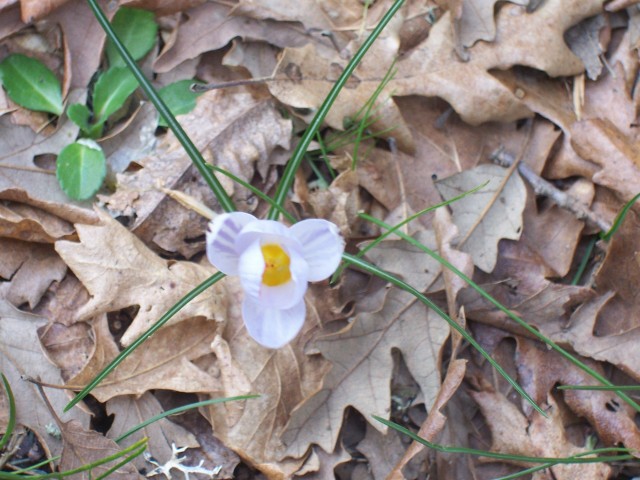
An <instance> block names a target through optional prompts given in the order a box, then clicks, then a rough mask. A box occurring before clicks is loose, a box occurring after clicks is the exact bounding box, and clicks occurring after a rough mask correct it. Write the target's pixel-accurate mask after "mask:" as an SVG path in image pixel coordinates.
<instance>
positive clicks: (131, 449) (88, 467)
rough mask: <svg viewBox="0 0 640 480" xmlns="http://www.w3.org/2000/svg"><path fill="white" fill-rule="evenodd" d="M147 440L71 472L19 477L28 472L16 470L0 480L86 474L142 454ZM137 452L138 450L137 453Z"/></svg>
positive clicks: (40, 479)
mask: <svg viewBox="0 0 640 480" xmlns="http://www.w3.org/2000/svg"><path fill="white" fill-rule="evenodd" d="M147 442H148V439H147V438H143V439H141V440H138V441H137V442H135V443H134V444H132V445H130V446H128V447H127V448H124V449H122V450H120V451H119V452H117V453H114V454H113V455H109V456H108V457H105V458H101V459H100V460H97V461H95V462H93V463H89V464H87V465H82V466H81V467H77V468H74V469H72V470H67V471H65V472H56V473H45V474H42V475H33V474H29V475H21V474H23V473H25V474H27V473H29V471H28V470H26V469H25V470H18V471H15V472H0V480H16V479H18V478H24V479H29V480H32V479H34V480H45V479H49V478H64V477H69V476H71V475H76V474H78V473H82V472H87V471H91V470H93V469H94V468H96V467H99V466H100V465H104V464H105V463H109V462H112V461H114V460H117V459H118V458H120V457H123V456H125V455H128V454H129V453H132V452H134V454H135V455H134V456H137V455H140V453H142V452H143V451H144V450H145V448H146V445H147ZM138 450H140V451H139V452H138ZM136 452H137V453H136Z"/></svg>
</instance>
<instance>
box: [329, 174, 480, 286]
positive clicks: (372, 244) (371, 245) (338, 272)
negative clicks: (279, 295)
mask: <svg viewBox="0 0 640 480" xmlns="http://www.w3.org/2000/svg"><path fill="white" fill-rule="evenodd" d="M488 183H489V181H486V182H484V183H483V184H482V185H478V186H477V187H475V188H472V189H471V190H468V191H466V192H463V193H461V194H460V195H458V196H456V197H453V198H450V199H449V200H445V201H444V202H440V203H437V204H436V205H432V206H430V207H427V208H425V209H423V210H420V211H419V212H418V213H414V214H413V215H411V216H410V217H407V218H405V219H404V220H403V221H401V222H400V223H398V224H396V225H395V226H393V227H392V228H390V229H389V230H387V231H386V232H384V233H383V234H381V235H379V236H378V237H377V238H376V239H375V240H373V241H371V242H370V243H369V244H367V245H366V246H365V247H364V248H363V249H361V250H360V251H359V252H358V253H356V257H358V258H362V257H364V256H365V254H366V253H367V252H368V251H369V250H371V249H372V248H374V247H375V246H376V245H378V244H379V243H380V242H382V241H383V240H384V239H385V238H387V237H389V236H390V235H392V234H393V233H394V232H395V231H396V230H398V229H400V228H402V227H403V226H405V225H406V224H407V223H409V222H411V221H413V220H415V219H416V218H418V217H421V216H422V215H424V214H425V213H429V212H432V211H434V210H437V209H438V208H440V207H444V206H446V205H449V204H450V203H453V202H457V201H458V200H460V199H461V198H464V197H466V196H467V195H470V194H472V193H474V192H477V191H478V190H480V189H482V188H484V187H486V186H487V184H488ZM361 218H364V217H361ZM343 270H344V266H343V265H341V266H340V267H339V268H338V269H337V270H336V272H335V273H334V274H333V276H332V277H331V281H330V283H334V282H335V281H336V280H337V279H338V277H339V276H340V275H341V274H342V272H343Z"/></svg>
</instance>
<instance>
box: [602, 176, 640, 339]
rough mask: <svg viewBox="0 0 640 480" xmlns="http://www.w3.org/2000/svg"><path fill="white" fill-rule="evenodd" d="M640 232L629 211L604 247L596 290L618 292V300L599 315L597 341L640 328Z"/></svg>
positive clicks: (639, 226)
mask: <svg viewBox="0 0 640 480" xmlns="http://www.w3.org/2000/svg"><path fill="white" fill-rule="evenodd" d="M639 188H640V185H639ZM639 228H640V218H638V214H637V213H636V212H635V211H634V210H630V211H629V212H628V213H627V216H626V217H625V219H624V222H623V224H622V225H621V226H620V228H619V229H618V230H617V231H616V233H615V234H614V235H613V237H612V238H611V240H610V241H609V242H608V243H607V244H606V245H602V246H603V247H604V248H605V251H606V254H605V257H604V261H603V262H602V264H601V265H600V266H599V267H598V269H597V270H596V272H595V278H594V281H595V288H596V291H597V292H598V293H601V294H605V293H607V292H615V297H613V298H612V299H610V300H609V301H608V302H607V303H606V304H605V305H604V307H603V308H602V309H601V310H600V311H599V312H598V317H597V320H596V324H595V330H594V335H597V336H598V337H605V336H607V335H622V334H624V333H628V332H630V331H631V330H634V329H636V328H638V327H640V319H639V318H638V311H640V298H639V296H638V288H637V286H638V285H639V284H640V262H638V260H639V259H640V256H639V254H638V232H639V231H640V230H639Z"/></svg>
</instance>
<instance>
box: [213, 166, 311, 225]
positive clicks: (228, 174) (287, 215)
mask: <svg viewBox="0 0 640 480" xmlns="http://www.w3.org/2000/svg"><path fill="white" fill-rule="evenodd" d="M210 168H213V169H214V170H215V171H216V172H218V173H221V174H222V175H225V176H226V177H228V178H230V179H231V180H233V181H234V182H236V183H237V184H238V185H241V186H243V187H244V188H246V189H247V190H249V191H250V192H251V193H253V194H254V195H255V196H256V197H258V198H259V199H260V200H263V201H265V202H267V203H268V204H269V205H271V206H272V207H273V208H277V209H278V211H279V212H280V213H281V214H282V216H284V217H285V218H286V219H287V220H289V221H290V222H291V223H296V222H297V221H298V220H297V219H296V217H294V216H293V215H291V214H290V213H289V212H287V211H286V210H285V208H284V207H281V206H280V205H278V204H277V203H276V202H274V201H273V199H272V198H271V197H270V196H269V195H266V194H265V193H263V192H262V191H260V190H258V189H257V188H256V187H254V186H253V185H251V184H250V183H247V182H245V181H244V180H242V179H241V178H239V177H236V176H235V175H234V174H233V173H231V172H228V171H227V170H225V169H224V168H220V167H216V166H215V165H210Z"/></svg>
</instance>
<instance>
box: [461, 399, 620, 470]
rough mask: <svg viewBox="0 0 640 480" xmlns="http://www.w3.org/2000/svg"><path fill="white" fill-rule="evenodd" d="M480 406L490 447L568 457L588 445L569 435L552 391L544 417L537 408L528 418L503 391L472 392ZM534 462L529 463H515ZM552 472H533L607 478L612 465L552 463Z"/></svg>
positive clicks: (518, 452)
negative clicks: (490, 438) (573, 440)
mask: <svg viewBox="0 0 640 480" xmlns="http://www.w3.org/2000/svg"><path fill="white" fill-rule="evenodd" d="M470 394H471V396H472V397H473V399H474V400H475V401H476V402H477V403H478V405H479V406H480V410H481V411H482V414H483V415H484V417H485V419H486V421H487V424H488V426H489V428H490V430H491V437H492V446H491V451H494V452H499V453H505V454H511V455H526V456H529V457H555V458H560V457H569V456H572V455H577V454H579V453H582V452H585V451H587V450H588V449H587V448H580V447H578V446H576V445H573V444H572V443H571V442H570V441H569V438H568V437H567V432H566V429H565V427H564V425H563V423H562V415H561V412H560V410H559V408H558V405H557V404H556V402H555V400H554V399H553V396H552V395H548V396H547V397H546V401H547V405H546V406H545V407H546V408H545V413H547V415H548V416H549V418H544V417H543V416H542V415H540V414H539V413H538V412H534V413H532V417H531V418H530V419H527V418H526V417H525V415H524V414H523V413H522V412H521V411H520V410H519V409H518V408H517V407H516V406H515V405H514V404H513V403H512V402H510V401H509V400H508V399H507V398H506V397H505V396H504V395H502V394H501V393H498V392H473V391H471V392H470ZM516 464H517V465H522V466H527V467H529V466H532V465H530V464H526V463H518V462H517V463H516ZM550 470H551V471H552V473H551V475H548V474H546V473H537V474H534V478H535V479H538V480H547V479H549V480H550V479H551V478H553V479H557V480H575V479H577V478H589V479H593V480H606V479H607V478H609V475H610V474H611V467H610V466H609V465H607V464H606V463H587V464H568V465H555V466H553V467H550Z"/></svg>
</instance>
